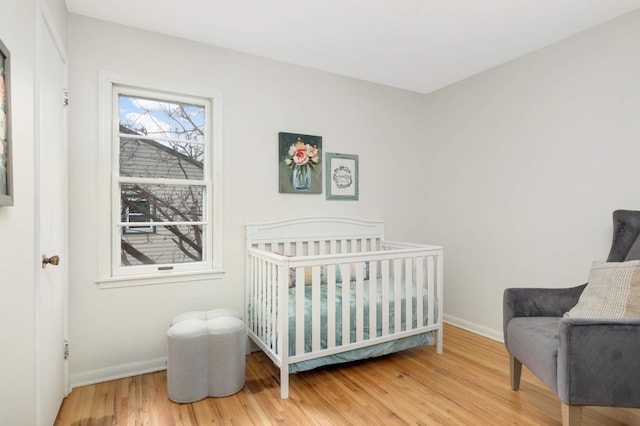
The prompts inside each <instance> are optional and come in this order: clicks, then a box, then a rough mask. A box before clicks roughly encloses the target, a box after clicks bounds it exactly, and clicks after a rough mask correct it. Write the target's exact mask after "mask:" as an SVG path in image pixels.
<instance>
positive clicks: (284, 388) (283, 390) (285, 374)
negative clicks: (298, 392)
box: [280, 365, 289, 399]
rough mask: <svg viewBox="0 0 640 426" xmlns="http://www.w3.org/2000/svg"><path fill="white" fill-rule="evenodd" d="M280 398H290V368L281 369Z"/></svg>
mask: <svg viewBox="0 0 640 426" xmlns="http://www.w3.org/2000/svg"><path fill="white" fill-rule="evenodd" d="M280 398H281V399H287V398H289V366H288V365H283V366H282V367H280Z"/></svg>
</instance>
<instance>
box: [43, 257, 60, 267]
mask: <svg viewBox="0 0 640 426" xmlns="http://www.w3.org/2000/svg"><path fill="white" fill-rule="evenodd" d="M59 263H60V256H58V255H55V256H51V257H47V255H46V254H43V255H42V269H44V268H46V267H47V264H51V265H53V266H56V265H58V264H59Z"/></svg>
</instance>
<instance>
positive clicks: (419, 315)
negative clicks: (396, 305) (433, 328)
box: [416, 257, 425, 327]
mask: <svg viewBox="0 0 640 426" xmlns="http://www.w3.org/2000/svg"><path fill="white" fill-rule="evenodd" d="M424 261H425V258H424V257H421V258H419V259H418V261H417V264H416V325H417V326H418V327H422V326H423V325H424V284H425V283H424Z"/></svg>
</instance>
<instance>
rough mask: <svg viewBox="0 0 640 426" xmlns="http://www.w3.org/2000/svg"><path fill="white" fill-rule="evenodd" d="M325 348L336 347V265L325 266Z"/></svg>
mask: <svg viewBox="0 0 640 426" xmlns="http://www.w3.org/2000/svg"><path fill="white" fill-rule="evenodd" d="M327 286H328V287H327V348H333V347H335V346H336V265H328V266H327Z"/></svg>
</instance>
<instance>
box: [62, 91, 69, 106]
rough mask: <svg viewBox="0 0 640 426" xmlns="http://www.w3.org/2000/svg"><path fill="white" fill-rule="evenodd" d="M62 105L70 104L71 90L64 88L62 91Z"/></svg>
mask: <svg viewBox="0 0 640 426" xmlns="http://www.w3.org/2000/svg"><path fill="white" fill-rule="evenodd" d="M62 106H69V91H68V90H67V89H64V90H63V93H62Z"/></svg>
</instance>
